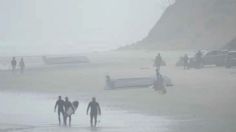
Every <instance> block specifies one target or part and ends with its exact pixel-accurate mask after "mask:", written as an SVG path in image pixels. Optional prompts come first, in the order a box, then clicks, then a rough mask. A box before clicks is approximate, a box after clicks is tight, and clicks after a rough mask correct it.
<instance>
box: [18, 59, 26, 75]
mask: <svg viewBox="0 0 236 132" xmlns="http://www.w3.org/2000/svg"><path fill="white" fill-rule="evenodd" d="M19 65H20V72H21V73H24V70H25V62H24V59H23V58H21V60H20V62H19Z"/></svg>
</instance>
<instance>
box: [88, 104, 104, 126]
mask: <svg viewBox="0 0 236 132" xmlns="http://www.w3.org/2000/svg"><path fill="white" fill-rule="evenodd" d="M89 108H90V124H91V126H93V119H94V121H95V126H96V125H97V115H98V114H101V109H100V106H99V104H98V103H97V102H96V101H91V102H90V103H89V105H88V108H87V113H88V111H89Z"/></svg>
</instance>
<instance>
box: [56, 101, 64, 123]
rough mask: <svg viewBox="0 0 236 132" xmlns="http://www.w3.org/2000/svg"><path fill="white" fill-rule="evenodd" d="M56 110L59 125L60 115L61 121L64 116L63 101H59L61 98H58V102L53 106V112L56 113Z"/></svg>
mask: <svg viewBox="0 0 236 132" xmlns="http://www.w3.org/2000/svg"><path fill="white" fill-rule="evenodd" d="M57 108H58V109H57ZM56 109H57V113H58V121H59V125H61V116H60V115H62V117H63V120H64V114H65V110H64V101H63V100H62V99H61V96H59V97H58V100H57V102H56V104H55V107H54V111H55V112H56Z"/></svg>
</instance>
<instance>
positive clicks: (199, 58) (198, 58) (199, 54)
mask: <svg viewBox="0 0 236 132" xmlns="http://www.w3.org/2000/svg"><path fill="white" fill-rule="evenodd" d="M195 59H196V67H197V68H201V67H202V66H203V59H202V52H201V50H199V51H198V52H197V53H196V55H195Z"/></svg>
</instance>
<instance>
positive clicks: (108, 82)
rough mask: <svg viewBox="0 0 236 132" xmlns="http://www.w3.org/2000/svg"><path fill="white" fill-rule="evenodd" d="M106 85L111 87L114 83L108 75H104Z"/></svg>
mask: <svg viewBox="0 0 236 132" xmlns="http://www.w3.org/2000/svg"><path fill="white" fill-rule="evenodd" d="M106 85H107V86H108V88H113V87H114V85H113V83H112V81H111V77H110V76H109V75H107V76H106Z"/></svg>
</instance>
